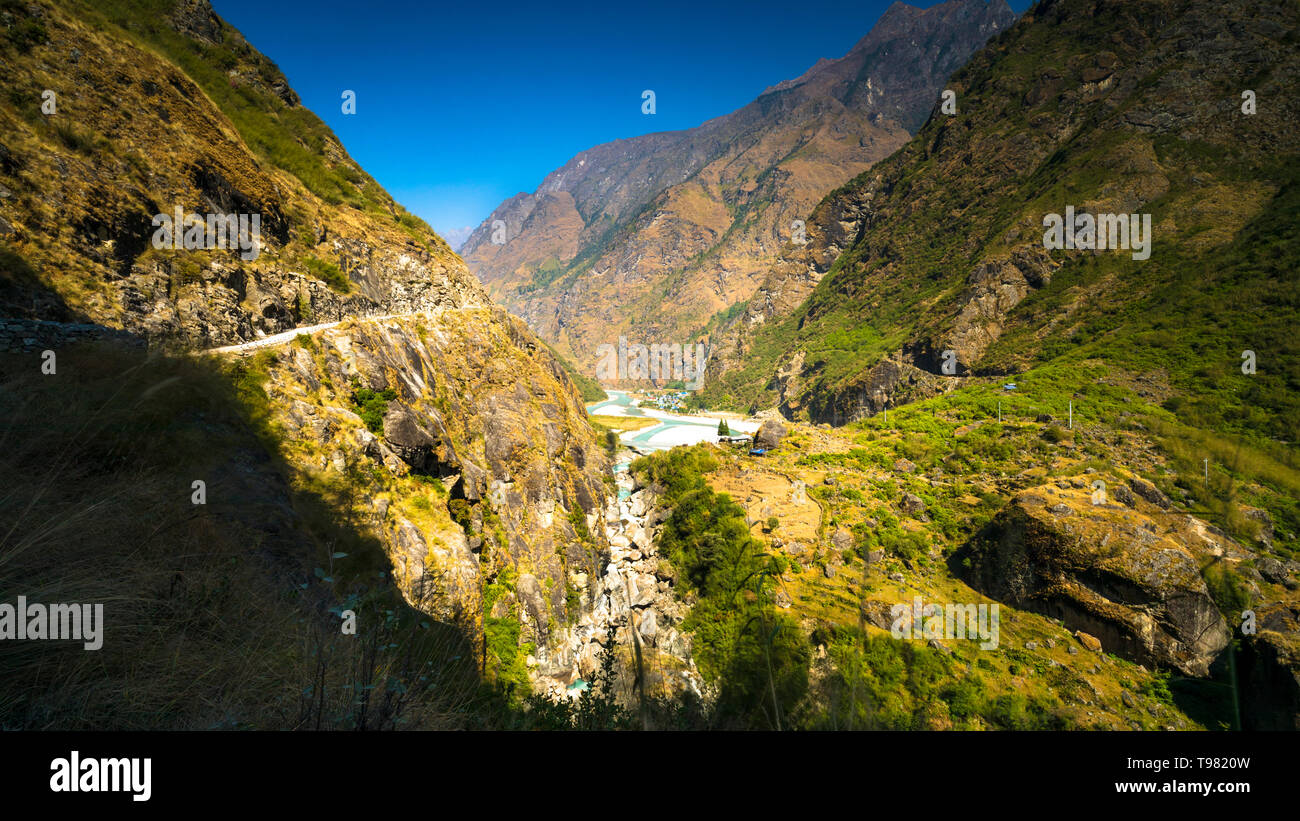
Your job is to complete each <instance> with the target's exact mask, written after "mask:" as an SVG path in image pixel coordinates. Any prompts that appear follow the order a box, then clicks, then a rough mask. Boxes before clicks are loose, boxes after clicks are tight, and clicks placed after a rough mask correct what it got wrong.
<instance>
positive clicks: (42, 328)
mask: <svg viewBox="0 0 1300 821" xmlns="http://www.w3.org/2000/svg"><path fill="white" fill-rule="evenodd" d="M101 340H110V341H113V342H117V343H120V344H123V345H134V346H140V347H143V346H144V345H145V341H144V340H143V339H141V338H140V337H138V336H135V335H134V334H131V333H128V332H126V331H120V330H117V329H115V328H106V327H104V326H103V325H94V324H92V323H89V322H45V321H43V320H39V319H0V352H18V351H43V350H58V349H59V348H62V347H64V346H65V345H68V344H71V343H77V342H98V341H101Z"/></svg>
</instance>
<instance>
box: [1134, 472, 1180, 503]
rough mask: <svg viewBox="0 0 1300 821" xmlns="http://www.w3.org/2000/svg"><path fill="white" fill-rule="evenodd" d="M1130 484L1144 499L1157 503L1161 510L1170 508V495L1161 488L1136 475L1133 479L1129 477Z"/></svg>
mask: <svg viewBox="0 0 1300 821" xmlns="http://www.w3.org/2000/svg"><path fill="white" fill-rule="evenodd" d="M1128 484H1129V487H1131V488H1133V492H1134V493H1136V494H1137V495H1139V496H1141V497H1142V498H1143V499H1146V500H1147V501H1148V502H1150V503H1151V504H1153V505H1155V506H1156V507H1158V508H1160V509H1161V510H1168V509H1169V505H1170V504H1171V502H1170V501H1169V497H1168V496H1166V495H1165V494H1163V493H1161V492H1160V489H1159V488H1157V487H1156V486H1155V485H1153V484H1151V483H1150V482H1148V481H1145V480H1143V479H1139V478H1138V477H1136V476H1134V477H1133V478H1132V479H1129V480H1128Z"/></svg>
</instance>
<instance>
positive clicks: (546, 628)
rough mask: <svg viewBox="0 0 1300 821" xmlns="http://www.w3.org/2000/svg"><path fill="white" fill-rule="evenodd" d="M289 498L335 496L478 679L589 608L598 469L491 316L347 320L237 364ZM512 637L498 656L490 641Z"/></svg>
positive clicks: (601, 494)
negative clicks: (262, 415) (474, 644)
mask: <svg viewBox="0 0 1300 821" xmlns="http://www.w3.org/2000/svg"><path fill="white" fill-rule="evenodd" d="M244 366H245V367H246V368H249V369H250V370H251V371H252V372H253V373H255V374H257V375H258V376H257V378H258V380H259V381H260V382H261V385H262V390H263V391H264V392H265V395H266V396H267V398H268V415H267V418H268V420H269V423H270V424H271V425H272V426H273V427H274V428H276V429H277V430H278V431H279V437H278V438H279V439H280V440H281V441H282V442H283V443H284V444H283V446H282V448H281V450H282V453H283V455H284V456H285V459H286V461H287V462H288V463H289V464H290V465H291V466H292V468H293V470H294V472H295V476H296V480H297V481H299V482H301V483H303V484H304V485H306V486H312V485H317V484H321V485H326V486H329V485H331V484H335V485H339V486H340V487H345V486H346V487H348V488H349V489H350V491H349V496H348V497H347V498H348V501H347V503H346V504H345V507H344V509H343V510H342V511H340V515H345V516H349V517H352V516H355V517H357V518H358V520H359V521H362V522H364V523H365V525H366V526H367V527H368V528H369V529H370V531H371V532H372V533H373V534H374V536H375V537H376V538H377V539H379V540H380V541H381V542H382V543H383V545H384V546H385V549H386V550H387V551H388V554H389V556H390V558H391V560H392V567H393V573H394V576H395V578H396V579H397V581H398V583H399V585H400V586H401V588H402V590H403V592H404V593H405V594H406V596H407V598H408V600H409V601H410V602H411V603H412V604H413V605H415V606H418V607H420V608H421V609H423V610H425V611H426V612H428V613H430V614H432V615H434V616H435V617H437V618H439V619H441V620H444V621H448V622H454V623H457V624H459V625H462V626H463V627H465V628H466V629H467V630H469V631H470V632H472V633H473V634H475V635H476V636H478V638H479V640H480V641H481V642H483V649H484V654H485V655H484V665H485V672H491V673H493V674H495V675H498V676H506V677H510V676H514V677H515V680H516V682H521V681H523V678H522V677H521V676H520V671H521V670H522V669H523V668H522V664H521V663H522V659H523V657H524V656H525V655H527V654H528V651H527V650H526V649H524V648H525V647H526V646H528V645H532V647H533V648H534V652H535V651H536V650H537V648H544V647H546V646H547V645H548V644H549V643H550V641H551V637H552V635H553V634H554V633H555V632H556V631H558V630H561V629H562V628H563V627H564V626H565V625H568V624H572V623H573V622H575V621H576V620H577V619H578V618H579V617H580V615H581V614H582V613H583V612H586V611H589V610H590V609H591V608H592V607H593V606H594V605H595V602H594V600H593V599H594V596H593V595H590V593H589V590H588V585H587V583H586V582H585V579H587V578H592V579H594V578H596V577H597V576H598V575H599V573H600V571H601V570H602V569H603V564H602V562H601V558H602V555H603V554H604V552H605V551H606V550H607V543H606V541H605V538H604V534H605V528H604V521H603V511H604V509H605V499H606V497H607V496H608V495H610V493H611V489H610V487H609V484H610V482H609V480H608V479H607V477H608V476H609V475H610V474H609V461H608V457H607V456H606V455H605V453H604V452H603V451H602V450H601V449H600V448H599V447H598V445H597V444H596V441H595V434H594V433H593V432H592V430H591V428H590V426H589V425H587V424H586V421H585V418H584V411H583V407H582V403H581V399H580V397H579V396H578V395H577V393H576V391H575V389H574V388H573V386H572V383H571V382H570V381H569V380H568V378H567V376H565V375H564V372H563V370H562V369H561V368H560V366H559V365H558V363H557V361H556V360H555V359H554V357H553V356H551V354H550V352H549V351H547V350H546V348H545V346H543V345H541V344H540V343H538V342H537V341H536V340H535V339H534V338H533V337H532V335H531V333H529V331H528V330H527V329H526V328H524V327H523V325H522V323H520V322H519V320H517V319H513V318H511V317H509V316H507V315H506V314H505V313H504V312H503V311H501V310H500V309H492V308H476V309H446V310H438V311H434V312H431V313H429V314H427V315H411V316H406V317H399V318H392V319H382V320H364V319H362V320H347V321H345V322H343V323H341V324H340V325H338V326H336V327H333V328H330V329H327V330H324V331H320V332H317V333H315V334H313V335H310V336H307V335H303V336H300V337H298V338H296V339H295V341H294V342H293V343H292V344H290V345H286V346H282V347H280V348H276V349H266V350H260V351H258V352H256V353H253V354H249V355H248V359H247V360H246V361H245V364H244ZM508 621H513V622H517V623H519V624H521V625H522V627H523V633H522V635H521V636H520V640H519V642H517V643H516V644H515V645H514V646H510V645H509V644H507V643H502V642H495V643H493V642H489V641H487V640H486V636H487V635H488V634H491V633H492V631H493V628H494V627H499V626H500V625H501V624H503V623H506V622H508Z"/></svg>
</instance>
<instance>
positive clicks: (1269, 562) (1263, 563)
mask: <svg viewBox="0 0 1300 821" xmlns="http://www.w3.org/2000/svg"><path fill="white" fill-rule="evenodd" d="M1255 569H1256V570H1258V571H1259V574H1260V575H1261V576H1263V577H1264V578H1265V579H1267V580H1268V581H1270V582H1272V583H1273V584H1286V583H1287V581H1288V580H1289V574H1288V573H1287V569H1286V567H1285V566H1284V565H1283V564H1282V563H1281V562H1279V561H1278V560H1277V559H1274V558H1273V557H1272V556H1264V557H1263V558H1261V559H1259V560H1258V561H1256V562H1255Z"/></svg>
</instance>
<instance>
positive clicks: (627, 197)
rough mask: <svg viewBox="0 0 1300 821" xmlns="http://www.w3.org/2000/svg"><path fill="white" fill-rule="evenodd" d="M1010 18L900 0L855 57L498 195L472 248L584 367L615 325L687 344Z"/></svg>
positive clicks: (983, 7)
mask: <svg viewBox="0 0 1300 821" xmlns="http://www.w3.org/2000/svg"><path fill="white" fill-rule="evenodd" d="M1013 19H1014V14H1013V13H1012V12H1011V11H1010V9H1009V8H1007V6H1006V5H1005V3H1003V2H1001V0H996V2H993V3H988V2H985V0H953V2H947V3H943V4H940V5H938V6H935V7H932V8H930V9H927V10H925V11H921V10H918V9H915V8H912V7H910V6H906V5H903V4H901V3H896V4H894V5H893V6H891V7H890V9H889V10H888V11H886V12H885V14H884V15H883V16H882V17H881V19H880V21H879V22H878V23H877V25H876V26H875V27H874V28H873V29H872V31H871V32H870V33H869V34H868V35H867V36H866V37H864V38H863V39H862V40H861V41H860V42H859V43H858V44H857V45H855V46H854V47H853V49H852V50H851V51H850V52H849V53H848V54H847V55H845V56H844V57H842V58H839V59H837V60H823V61H821V62H819V63H818V64H817V65H815V66H813V67H812V68H811V69H809V71H808V72H807V73H805V74H804V75H803V76H801V77H799V78H797V79H794V80H788V81H785V82H782V83H779V84H777V85H775V86H772V87H771V88H768V89H767V90H766V91H764V92H763V94H762V95H760V97H759V98H758V99H757V100H755V101H754V102H753V103H751V104H749V105H748V106H745V107H744V108H742V109H740V110H738V111H735V112H733V113H731V114H728V115H726V116H723V117H719V118H717V119H715V120H710V121H709V122H707V123H704V124H703V125H701V126H699V127H698V128H694V129H690V130H687V131H682V132H672V133H659V134H650V135H646V136H643V137H637V138H634V139H630V140H620V141H617V142H613V143H608V144H605V145H601V146H597V147H595V148H593V149H590V150H588V151H585V152H583V153H581V154H579V155H577V156H575V157H574V158H573V159H572V160H570V161H569V162H568V163H567V164H566V165H565V166H564V167H563V168H560V169H558V170H557V171H555V172H552V173H551V174H550V175H549V176H548V177H547V178H546V180H544V181H543V183H542V185H541V186H539V187H538V189H537V191H536V192H534V193H533V194H520V195H517V196H515V197H513V198H511V199H510V200H507V201H506V202H505V203H503V204H502V205H501V206H500V207H499V208H498V209H497V210H496V211H494V212H493V214H492V215H491V216H489V217H488V218H487V219H486V220H485V221H484V222H483V224H482V225H480V226H479V228H478V229H477V230H475V231H474V233H473V234H472V235H471V236H470V238H469V239H468V240H467V241H466V243H465V245H464V247H463V248H462V249H461V250H462V253H463V254H464V256H465V259H466V261H467V262H468V263H469V265H470V267H471V269H472V270H473V271H474V272H475V273H476V274H477V275H478V276H479V278H480V279H481V280H482V281H483V282H484V284H485V285H486V286H487V287H488V289H489V291H490V292H491V293H492V295H493V296H494V297H495V298H497V299H499V300H500V301H501V302H502V303H503V304H504V305H506V307H508V308H509V309H510V310H511V311H513V312H514V313H516V314H517V315H519V316H522V317H524V318H525V319H526V320H527V321H528V323H529V325H530V326H531V327H532V328H533V329H534V330H536V331H537V332H538V333H540V334H541V335H542V336H543V337H544V338H546V339H547V340H548V341H551V342H553V343H555V344H557V345H559V346H560V347H561V349H562V350H563V351H565V352H567V353H570V354H572V355H573V357H574V358H575V360H576V361H577V362H578V363H579V365H580V366H586V367H587V368H588V369H589V370H590V368H591V366H593V365H594V362H595V359H596V354H595V351H596V347H597V346H598V345H600V344H601V343H605V342H617V339H618V336H619V334H620V333H623V334H626V335H628V336H629V338H644V339H648V340H651V339H652V340H660V339H662V340H665V341H668V340H672V341H679V342H685V341H687V340H688V338H694V336H696V335H698V334H699V333H700V332H701V331H703V330H705V329H706V326H707V325H708V324H709V323H710V320H712V319H713V318H714V316H715V314H718V313H719V312H723V311H726V310H728V309H732V308H733V306H737V305H739V304H740V303H742V302H744V301H745V300H748V299H750V297H751V296H752V295H753V294H754V293H755V289H756V288H757V287H758V286H759V285H760V283H761V282H762V281H763V277H764V275H765V273H766V272H767V269H768V267H769V266H770V264H771V262H772V261H773V260H774V259H776V258H777V255H778V254H779V253H780V252H781V250H782V248H783V247H785V246H788V245H789V244H790V243H791V242H795V243H802V238H801V237H800V236H798V229H797V228H796V227H795V225H794V222H795V221H796V220H804V219H806V217H807V214H808V211H809V210H810V209H811V208H812V206H813V205H814V204H815V203H816V202H817V200H818V199H819V198H820V197H821V196H823V195H824V194H825V192H826V191H827V190H829V189H831V188H834V187H835V186H837V185H839V184H841V183H843V182H845V181H846V180H848V179H850V178H851V177H852V176H853V175H854V174H856V173H858V172H860V171H863V170H864V169H866V168H868V167H869V166H870V165H871V164H872V163H874V162H877V161H878V160H880V159H882V158H884V157H886V156H888V155H889V154H890V153H892V152H893V151H894V150H895V149H897V148H898V147H899V146H900V145H902V143H903V142H904V141H905V140H906V139H907V136H908V134H909V133H910V132H911V131H913V130H915V128H916V127H917V126H918V125H919V124H920V123H921V122H922V121H923V120H924V119H925V116H926V114H927V112H928V111H929V110H930V108H931V107H932V106H933V105H934V102H935V100H936V98H937V97H938V94H939V91H940V90H941V87H942V84H943V82H944V80H945V79H946V78H947V76H948V74H950V73H951V72H952V71H953V70H955V69H956V68H957V67H958V66H960V65H961V64H962V62H964V61H965V59H966V58H967V56H969V55H970V54H971V53H972V52H973V51H974V50H976V49H977V48H979V47H980V46H981V45H983V43H984V42H985V40H987V39H988V38H989V37H990V36H993V35H994V34H996V33H997V32H999V31H1001V30H1003V29H1005V28H1006V27H1007V26H1008V25H1009V24H1010V23H1011V21H1012V20H1013ZM498 221H499V222H501V223H504V229H503V230H501V231H496V230H494V226H495V225H496V224H498ZM494 234H495V236H494Z"/></svg>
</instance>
